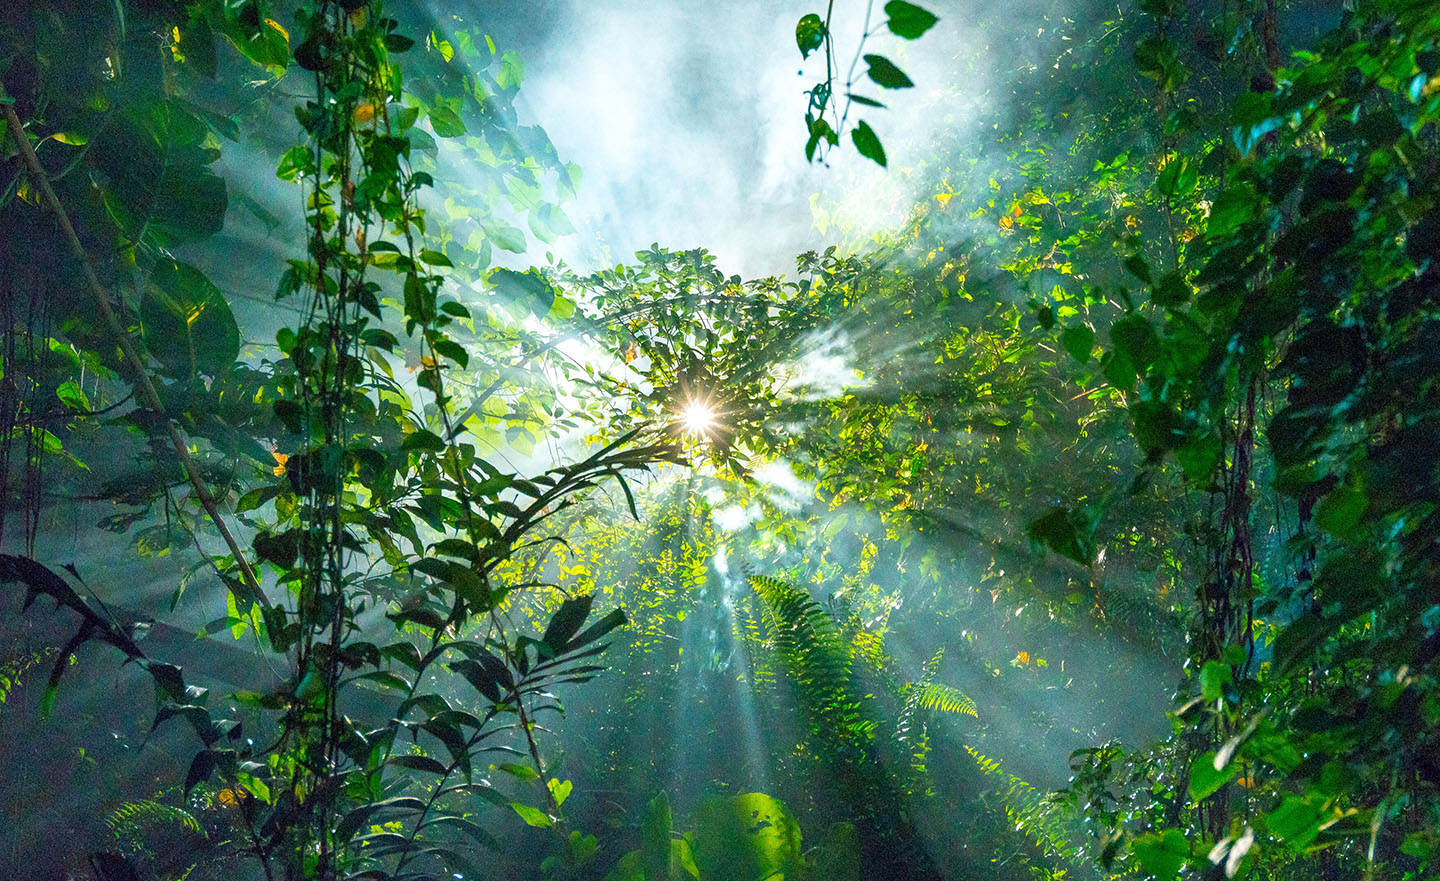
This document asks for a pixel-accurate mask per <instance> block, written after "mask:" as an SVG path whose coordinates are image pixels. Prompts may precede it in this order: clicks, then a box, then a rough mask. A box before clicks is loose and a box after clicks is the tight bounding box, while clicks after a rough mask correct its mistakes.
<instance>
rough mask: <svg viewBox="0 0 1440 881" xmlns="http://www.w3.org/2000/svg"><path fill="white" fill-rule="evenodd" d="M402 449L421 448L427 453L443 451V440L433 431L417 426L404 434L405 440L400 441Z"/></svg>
mask: <svg viewBox="0 0 1440 881" xmlns="http://www.w3.org/2000/svg"><path fill="white" fill-rule="evenodd" d="M400 449H402V450H423V451H425V452H427V453H443V452H445V441H443V440H441V439H440V436H439V435H438V434H436V433H435V432H433V431H430V430H428V429H424V428H417V429H415V430H414V431H412V432H410V433H409V434H407V435H405V440H403V441H401V442H400Z"/></svg>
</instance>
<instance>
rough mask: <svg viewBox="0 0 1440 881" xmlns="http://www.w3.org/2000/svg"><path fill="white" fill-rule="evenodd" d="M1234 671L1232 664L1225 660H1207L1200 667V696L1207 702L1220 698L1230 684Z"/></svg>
mask: <svg viewBox="0 0 1440 881" xmlns="http://www.w3.org/2000/svg"><path fill="white" fill-rule="evenodd" d="M1233 677H1234V672H1233V671H1232V670H1231V669H1230V665H1229V664H1226V663H1225V662H1223V661H1206V662H1205V666H1204V667H1201V668H1200V696H1201V697H1202V698H1204V699H1205V701H1206V702H1207V703H1209V702H1214V701H1217V700H1219V699H1220V697H1221V695H1223V694H1224V693H1225V686H1227V685H1229V684H1230V682H1231V680H1232V678H1233Z"/></svg>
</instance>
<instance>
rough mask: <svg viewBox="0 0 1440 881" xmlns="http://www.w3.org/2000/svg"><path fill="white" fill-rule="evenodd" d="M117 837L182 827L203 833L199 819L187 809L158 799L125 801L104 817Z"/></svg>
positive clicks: (106, 823)
mask: <svg viewBox="0 0 1440 881" xmlns="http://www.w3.org/2000/svg"><path fill="white" fill-rule="evenodd" d="M105 825H106V826H108V827H110V831H112V832H114V833H115V835H116V837H117V838H122V839H123V838H125V837H139V836H143V835H144V834H145V833H146V832H149V831H152V830H161V829H170V828H176V829H184V830H187V831H189V832H193V833H195V834H196V835H202V836H203V835H204V834H205V829H204V828H203V827H202V826H201V825H200V821H199V820H197V819H195V818H194V817H193V816H191V814H190V813H189V812H188V811H183V810H181V809H180V808H176V807H171V806H170V805H165V804H161V803H160V802H158V801H137V802H127V803H126V804H123V805H121V806H120V807H119V808H117V809H116V810H115V812H114V813H112V814H111V815H110V816H108V817H106V818H105Z"/></svg>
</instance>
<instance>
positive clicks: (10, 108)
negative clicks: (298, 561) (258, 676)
mask: <svg viewBox="0 0 1440 881" xmlns="http://www.w3.org/2000/svg"><path fill="white" fill-rule="evenodd" d="M4 106H5V121H6V123H7V124H8V126H9V129H10V139H11V140H13V141H14V142H15V146H16V147H17V148H18V149H19V150H20V155H21V156H22V157H23V158H24V160H25V165H26V167H27V168H29V170H30V177H31V178H32V179H33V180H34V182H35V186H36V188H37V189H39V191H40V196H41V199H42V200H43V201H44V203H45V206H46V207H47V208H49V209H50V212H51V213H52V214H54V215H55V219H56V220H57V221H58V222H59V223H60V229H61V231H62V232H64V233H65V238H66V240H67V241H68V242H69V244H70V250H71V251H73V252H74V254H75V258H76V260H78V261H79V263H80V267H81V269H82V270H83V271H84V273H85V281H86V285H87V287H88V288H89V292H90V296H91V298H92V299H93V300H94V301H95V305H96V307H97V308H98V309H99V310H100V315H101V317H102V318H104V320H105V326H106V328H107V329H108V330H109V331H110V335H111V336H113V337H114V338H115V342H116V344H117V345H118V346H119V347H120V351H121V353H122V354H123V355H124V356H125V360H126V362H127V363H129V365H130V368H131V370H133V371H134V372H135V382H136V391H137V392H138V393H139V396H140V401H141V403H143V404H144V405H145V407H146V408H147V409H149V410H151V411H152V412H154V413H155V414H156V415H157V416H159V417H160V418H161V419H163V420H164V421H165V427H166V429H167V431H168V433H169V435H170V445H171V446H172V447H174V448H175V456H176V458H178V459H179V460H180V466H181V467H182V468H183V469H185V475H186V476H187V477H189V478H190V485H191V486H192V487H194V489H195V496H196V498H198V499H200V504H201V505H202V506H204V508H205V513H206V514H208V515H209V517H210V520H211V522H212V523H214V524H215V528H216V529H218V530H219V531H220V535H221V537H222V538H224V539H225V544H226V545H227V546H229V548H230V553H231V555H233V556H234V558H235V562H236V564H237V565H239V566H240V571H241V572H242V573H243V574H244V576H245V582H246V584H247V586H249V588H250V590H251V591H252V592H253V593H254V594H255V597H256V601H257V602H260V603H262V604H263V603H264V602H265V597H264V595H263V594H262V593H261V592H260V580H259V579H258V578H256V577H255V571H254V570H253V569H251V568H250V561H249V560H247V559H246V558H245V554H244V552H242V551H241V550H240V545H239V543H238V542H237V541H236V540H235V536H234V535H233V534H232V533H231V532H230V527H228V526H227V525H226V524H225V521H224V520H223V519H222V518H221V516H220V509H219V507H218V506H217V505H216V503H215V497H214V496H213V495H211V494H210V490H209V489H208V488H207V487H206V486H205V482H204V481H203V480H201V478H200V470H199V468H197V467H196V465H195V461H194V460H193V459H191V458H190V443H189V440H188V439H187V438H186V437H185V434H184V432H182V431H181V430H180V427H179V426H178V425H176V424H175V422H174V420H172V419H171V418H170V417H169V416H168V415H166V413H165V406H164V404H162V403H161V402H160V395H159V394H158V393H157V392H156V391H155V386H154V384H153V383H151V382H150V374H149V373H148V372H147V371H146V369H145V360H144V359H143V358H142V357H141V356H140V352H139V350H138V349H137V348H136V346H135V343H134V341H132V340H131V339H130V335H129V334H128V333H126V331H125V329H124V328H123V327H121V325H120V320H119V318H117V317H116V315H115V310H114V309H113V308H112V307H111V306H110V297H109V295H108V294H106V292H105V286H104V285H102V284H101V283H100V278H99V277H98V276H97V275H96V274H95V267H94V266H93V265H92V264H91V263H90V255H89V254H88V253H86V251H85V246H84V245H83V244H81V243H80V237H79V236H78V235H76V234H75V227H74V225H73V224H72V223H71V222H70V215H69V214H68V213H67V212H66V211H65V206H64V205H63V204H61V202H60V199H59V197H58V196H56V195H55V190H54V189H53V188H52V187H51V186H50V178H49V177H48V176H47V175H46V174H45V169H44V168H43V167H42V166H41V165H40V160H39V158H38V157H36V155H35V150H34V148H33V147H31V145H30V136H29V135H27V134H26V133H25V126H24V125H23V124H22V123H21V122H20V117H19V115H17V114H16V113H15V106H14V105H13V104H6V105H4Z"/></svg>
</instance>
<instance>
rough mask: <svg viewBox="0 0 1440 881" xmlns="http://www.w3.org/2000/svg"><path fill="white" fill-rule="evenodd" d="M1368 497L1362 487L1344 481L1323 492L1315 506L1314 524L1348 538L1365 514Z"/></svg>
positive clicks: (1332, 533) (1337, 536) (1368, 501)
mask: <svg viewBox="0 0 1440 881" xmlns="http://www.w3.org/2000/svg"><path fill="white" fill-rule="evenodd" d="M1369 506H1370V498H1369V496H1368V495H1367V494H1366V493H1365V491H1364V490H1363V489H1361V488H1360V487H1358V486H1355V485H1354V484H1353V483H1346V484H1344V485H1343V486H1340V487H1339V488H1337V489H1334V490H1331V491H1330V492H1328V493H1326V494H1325V498H1323V499H1321V500H1320V504H1319V505H1317V506H1316V508H1315V525H1316V526H1319V527H1320V528H1321V529H1323V530H1325V531H1326V532H1328V533H1330V534H1331V535H1333V536H1335V537H1336V538H1349V537H1351V535H1352V534H1353V533H1354V532H1355V527H1357V526H1359V525H1360V518H1362V517H1364V516H1365V509H1366V508H1368V507H1369Z"/></svg>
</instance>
